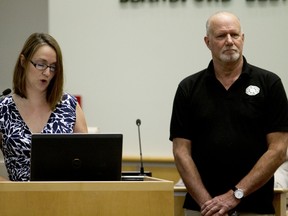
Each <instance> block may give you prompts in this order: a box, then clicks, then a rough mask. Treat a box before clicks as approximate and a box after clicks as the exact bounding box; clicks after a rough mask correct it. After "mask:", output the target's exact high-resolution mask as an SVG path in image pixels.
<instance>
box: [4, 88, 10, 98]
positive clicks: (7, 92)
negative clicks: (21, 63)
mask: <svg viewBox="0 0 288 216" xmlns="http://www.w3.org/2000/svg"><path fill="white" fill-rule="evenodd" d="M10 93H11V89H9V88H7V89H5V90H4V91H3V92H2V95H3V96H5V95H8V94H10Z"/></svg>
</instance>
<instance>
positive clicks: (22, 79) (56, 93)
mask: <svg viewBox="0 0 288 216" xmlns="http://www.w3.org/2000/svg"><path fill="white" fill-rule="evenodd" d="M43 45H48V46H50V47H51V48H52V49H54V51H55V52H56V58H57V62H56V73H55V75H54V77H53V79H52V80H51V81H50V83H49V86H48V88H47V92H46V100H47V102H48V103H49V104H50V107H51V109H52V110H53V109H54V108H55V107H56V105H57V103H58V102H59V101H60V100H61V97H62V95H63V84H64V74H63V61H62V52H61V49H60V46H59V44H58V43H57V41H56V40H55V39H54V38H53V37H52V36H51V35H49V34H46V33H34V34H32V35H30V37H29V38H28V39H27V40H26V42H25V44H24V46H23V48H22V51H21V53H20V55H19V56H18V59H17V62H16V65H15V68H14V74H13V90H14V93H16V94H18V95H19V96H21V97H24V98H27V92H26V77H27V73H26V68H27V65H28V63H29V61H30V60H31V58H32V57H33V56H34V54H35V52H36V51H37V50H38V49H39V48H40V47H41V46H43ZM21 55H23V56H24V57H25V62H22V64H21Z"/></svg>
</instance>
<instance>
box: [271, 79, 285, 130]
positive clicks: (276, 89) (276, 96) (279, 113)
mask: <svg viewBox="0 0 288 216" xmlns="http://www.w3.org/2000/svg"><path fill="white" fill-rule="evenodd" d="M268 102H269V104H268V111H267V112H268V113H267V117H268V126H267V133H271V132H276V131H282V132H283V131H288V101H287V96H286V92H285V89H284V86H283V84H282V82H281V79H280V78H279V79H278V80H277V81H276V82H275V83H274V84H273V85H272V86H271V94H270V96H269V100H268Z"/></svg>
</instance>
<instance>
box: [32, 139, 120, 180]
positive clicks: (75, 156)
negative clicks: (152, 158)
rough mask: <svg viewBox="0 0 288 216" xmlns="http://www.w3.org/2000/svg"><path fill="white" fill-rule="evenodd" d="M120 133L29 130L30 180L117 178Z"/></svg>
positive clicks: (118, 178)
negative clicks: (50, 132)
mask: <svg viewBox="0 0 288 216" xmlns="http://www.w3.org/2000/svg"><path fill="white" fill-rule="evenodd" d="M122 142H123V135H122V134H33V135H32V147H31V176H30V180H31V181H120V180H121V165H122Z"/></svg>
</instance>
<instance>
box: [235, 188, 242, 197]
mask: <svg viewBox="0 0 288 216" xmlns="http://www.w3.org/2000/svg"><path fill="white" fill-rule="evenodd" d="M234 195H235V197H236V198H237V199H241V198H242V197H243V196H244V193H243V191H242V190H240V189H237V190H235V192H234Z"/></svg>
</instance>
